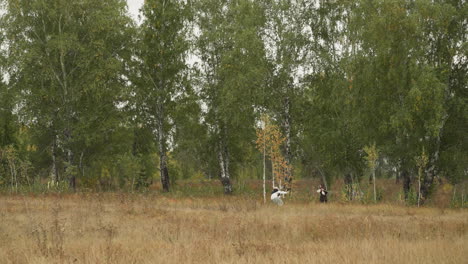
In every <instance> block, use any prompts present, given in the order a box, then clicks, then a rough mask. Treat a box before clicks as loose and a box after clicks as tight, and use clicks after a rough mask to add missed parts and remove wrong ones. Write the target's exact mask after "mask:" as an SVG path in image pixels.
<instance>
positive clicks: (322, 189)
mask: <svg viewBox="0 0 468 264" xmlns="http://www.w3.org/2000/svg"><path fill="white" fill-rule="evenodd" d="M317 192H318V193H320V202H321V203H326V202H328V199H327V194H328V192H327V190H326V189H325V186H323V184H320V186H319V189H318V190H317Z"/></svg>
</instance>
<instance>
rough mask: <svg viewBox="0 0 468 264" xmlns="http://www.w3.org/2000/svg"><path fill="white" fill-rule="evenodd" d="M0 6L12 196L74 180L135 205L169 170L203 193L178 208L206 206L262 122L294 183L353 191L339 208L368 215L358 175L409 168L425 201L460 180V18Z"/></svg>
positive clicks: (64, 3)
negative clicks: (271, 129) (336, 183)
mask: <svg viewBox="0 0 468 264" xmlns="http://www.w3.org/2000/svg"><path fill="white" fill-rule="evenodd" d="M1 3H2V6H3V7H4V10H5V11H4V12H2V13H1V15H0V16H1V18H0V75H1V78H0V79H1V80H0V149H1V150H2V153H3V157H2V158H1V161H0V185H3V186H4V187H7V188H9V189H10V190H11V189H12V186H14V188H13V189H16V190H18V191H19V190H21V188H23V187H24V186H29V188H31V189H36V188H37V189H38V190H40V189H41V188H42V187H38V186H42V185H44V184H45V182H49V181H50V179H51V178H52V177H55V178H56V179H58V184H59V186H61V187H59V188H58V189H57V191H68V190H66V189H65V187H64V186H62V185H66V181H68V180H70V182H71V180H72V179H73V178H76V179H77V183H78V186H79V187H80V188H83V189H84V188H86V189H88V188H89V189H93V190H115V189H123V190H129V191H144V190H147V189H150V188H149V187H150V186H151V184H156V183H157V182H158V180H159V179H158V176H157V175H158V170H159V172H161V171H164V169H165V168H166V167H167V168H168V171H169V177H170V180H171V183H173V184H174V183H176V182H177V181H185V180H190V179H194V178H196V179H198V180H200V181H201V184H208V185H210V184H211V185H210V186H209V187H207V188H206V189H203V188H199V189H194V190H193V191H194V192H202V191H206V192H208V193H211V194H214V193H218V191H216V190H215V189H216V188H217V187H219V185H216V184H214V183H213V182H211V181H205V180H207V179H217V178H218V177H219V176H220V175H221V176H223V174H224V175H225V176H226V177H231V178H232V179H233V180H234V181H233V182H234V187H236V188H237V189H238V190H239V191H242V192H245V193H248V192H249V191H250V189H249V186H248V184H247V182H248V179H254V178H258V177H259V175H261V173H260V170H261V161H262V157H261V156H260V155H259V153H258V151H256V150H255V138H256V135H255V128H256V127H257V126H258V123H259V120H260V116H261V114H268V115H269V116H271V117H272V119H273V120H274V122H276V123H277V124H278V126H279V128H280V130H281V133H282V134H283V135H285V144H284V147H282V148H281V149H279V151H280V152H281V154H282V155H284V157H285V162H286V163H287V164H288V165H291V164H294V165H295V166H294V167H295V168H296V169H295V170H294V173H295V174H296V175H295V176H296V177H297V176H299V175H303V176H307V177H320V178H321V180H322V181H327V182H329V183H332V182H333V180H335V179H334V178H336V177H343V175H344V176H345V177H346V175H353V181H352V182H354V185H355V186H353V184H351V185H347V187H346V188H349V189H346V190H343V193H344V194H346V195H345V196H344V198H346V199H349V197H350V196H351V197H353V199H358V200H363V201H367V198H368V195H369V192H368V191H367V190H363V191H362V193H361V190H360V188H359V187H358V186H357V182H361V181H362V178H363V177H364V176H366V175H365V174H366V173H367V171H368V169H369V168H370V169H371V170H372V171H375V172H376V174H375V177H387V176H385V175H393V171H396V170H398V171H409V172H411V173H410V174H412V175H410V178H412V179H416V175H415V172H416V171H417V169H418V168H419V169H420V170H419V171H418V173H419V174H418V175H419V176H420V177H419V178H420V179H421V184H422V186H421V188H422V190H424V192H427V194H428V193H429V192H430V190H431V188H434V182H436V180H437V179H438V177H440V176H443V177H445V178H447V179H448V180H449V182H450V183H452V184H459V183H462V182H464V180H465V179H466V177H467V167H466V164H468V152H467V151H468V141H467V140H466V138H467V136H466V131H468V114H467V113H468V104H467V89H466V83H467V76H468V75H467V74H466V72H467V71H468V60H467V56H466V54H467V47H468V46H467V44H466V43H467V40H466V37H467V34H466V28H467V22H466V17H467V14H468V7H467V5H466V3H465V1H462V0H449V1H430V0H416V1H404V0H376V1H368V0H359V1H312V0H310V1H309V0H306V1H279V0H261V1H252V0H235V1H227V0H222V1H219V0H216V1H215V0H200V1H195V2H192V1H182V0H178V1H163V0H147V1H145V3H144V5H143V7H142V9H141V15H142V23H141V25H139V26H136V25H135V23H134V22H133V21H132V20H131V19H130V18H129V17H128V16H127V14H126V9H125V6H126V2H125V1H124V0H108V1H95V0H82V1H69V0H31V1H22V0H10V1H1ZM369 142H374V145H371V146H368V144H369ZM366 145H367V146H368V147H367V148H365V149H364V150H363V146H366ZM375 146H379V149H378V153H377V150H376V147H375ZM421 148H423V149H424V150H425V152H424V153H425V155H426V159H425V160H426V161H425V163H424V166H422V164H421V163H420V162H419V161H421V160H415V159H414V157H417V156H421ZM366 161H367V164H366ZM158 163H159V164H158ZM12 166H13V167H15V168H14V169H12V168H13V167H12ZM269 169H270V170H271V168H269ZM389 172H392V173H389ZM54 180H55V179H54ZM12 184H13V185H12ZM16 184H18V186H17V187H16ZM54 186H55V185H54ZM412 186H413V187H414V186H415V184H414V182H413V184H412ZM24 188H26V187H24ZM53 188H55V187H53ZM177 188H179V189H177ZM181 188H186V189H184V190H182V189H181ZM175 189H176V190H175V192H179V194H181V193H188V192H190V188H188V187H181V186H176V188H175ZM48 190H51V189H48ZM54 190H55V189H54ZM44 191H45V190H44ZM379 192H380V191H379V189H378V188H377V190H376V199H377V200H378V199H379ZM411 192H414V190H412V191H411ZM181 195H182V194H181ZM413 196H414V193H410V198H409V201H408V203H410V204H411V203H413V202H414V201H413V200H414V197H413ZM425 198H426V197H425ZM427 198H429V197H427ZM457 199H458V198H457ZM416 200H417V199H416ZM457 201H458V200H457Z"/></svg>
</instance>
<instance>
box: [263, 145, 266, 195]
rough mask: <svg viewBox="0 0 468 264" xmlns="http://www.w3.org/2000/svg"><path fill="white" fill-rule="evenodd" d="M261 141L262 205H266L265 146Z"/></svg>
mask: <svg viewBox="0 0 468 264" xmlns="http://www.w3.org/2000/svg"><path fill="white" fill-rule="evenodd" d="M265 145H266V144H265V138H264V139H263V203H266V146H265Z"/></svg>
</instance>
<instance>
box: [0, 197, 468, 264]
mask: <svg viewBox="0 0 468 264" xmlns="http://www.w3.org/2000/svg"><path fill="white" fill-rule="evenodd" d="M0 219H1V221H0V260H1V261H0V262H1V263H39V264H40V263H439V264H440V263H466V260H467V259H468V246H467V245H468V211H467V210H466V209H447V208H436V207H425V208H416V207H407V206H403V205H398V204H388V203H380V204H376V205H365V204H349V203H340V202H331V203H328V204H319V203H317V202H315V201H307V200H303V199H302V200H301V199H298V200H295V199H289V200H288V198H285V205H284V206H282V207H278V206H274V205H272V204H270V203H267V204H263V200H262V198H261V196H248V195H232V196H217V195H216V196H185V197H182V196H180V197H176V196H175V195H163V194H161V193H158V192H150V193H147V194H131V193H76V194H42V195H32V194H30V195H1V196H0Z"/></svg>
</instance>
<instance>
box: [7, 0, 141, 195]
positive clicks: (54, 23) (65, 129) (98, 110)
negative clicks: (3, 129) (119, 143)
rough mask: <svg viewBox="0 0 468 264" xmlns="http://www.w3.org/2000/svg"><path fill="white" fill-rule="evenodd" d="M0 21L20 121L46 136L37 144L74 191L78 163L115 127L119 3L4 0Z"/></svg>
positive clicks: (121, 43) (125, 20)
mask: <svg viewBox="0 0 468 264" xmlns="http://www.w3.org/2000/svg"><path fill="white" fill-rule="evenodd" d="M3 22H4V25H5V29H6V38H7V39H8V56H9V58H10V59H11V60H10V66H9V76H10V84H11V86H12V87H15V88H16V89H18V90H20V91H21V94H22V95H23V97H22V98H21V99H22V101H21V104H20V106H21V107H22V108H21V111H22V115H23V118H24V120H25V122H26V123H27V125H28V126H32V127H35V129H34V131H38V133H40V134H42V135H47V140H46V141H43V142H41V147H42V148H44V149H52V150H47V151H46V152H48V153H50V155H51V159H50V160H51V162H52V165H51V167H52V168H55V167H57V166H58V164H56V163H57V162H58V161H59V160H61V161H63V164H61V167H62V168H63V171H64V172H65V174H66V179H67V180H68V181H69V183H70V186H71V187H73V188H75V181H76V176H77V175H76V169H77V164H78V160H80V159H82V158H83V155H86V154H87V153H88V151H89V149H90V148H92V147H94V146H96V145H97V144H96V142H97V141H101V142H102V141H103V140H105V137H106V136H108V135H109V134H110V133H111V132H112V131H113V128H112V127H114V128H115V126H116V125H118V122H116V121H115V118H116V117H117V116H118V114H117V113H118V108H117V105H118V104H119V102H120V98H121V93H122V91H123V89H122V88H123V87H124V85H125V78H124V66H125V63H124V62H125V61H126V60H127V58H128V56H129V52H128V47H129V45H127V44H128V40H129V38H128V36H129V34H128V33H129V28H130V27H131V24H132V22H131V19H130V18H129V17H128V16H127V15H126V3H125V1H123V0H109V1H92V0H84V1H68V0H47V1H46V0H34V1H20V0H12V1H7V3H6V15H5V17H4V20H3ZM39 137H42V136H39ZM85 153H86V154H85ZM58 156H61V157H60V158H59V157H58ZM51 171H52V174H54V173H55V170H54V169H52V170H51ZM52 177H54V178H55V179H54V180H59V178H58V175H53V176H52Z"/></svg>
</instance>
